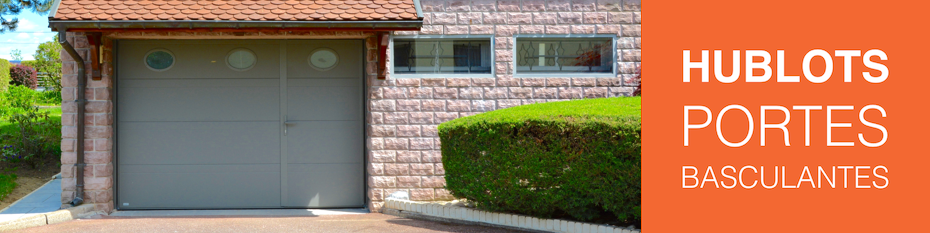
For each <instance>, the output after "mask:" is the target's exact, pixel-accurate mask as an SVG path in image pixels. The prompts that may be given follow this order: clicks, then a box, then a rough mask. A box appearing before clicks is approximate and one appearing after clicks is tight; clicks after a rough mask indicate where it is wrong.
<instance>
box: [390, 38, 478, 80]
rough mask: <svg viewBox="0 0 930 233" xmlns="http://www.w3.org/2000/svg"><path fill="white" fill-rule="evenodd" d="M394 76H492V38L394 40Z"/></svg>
mask: <svg viewBox="0 0 930 233" xmlns="http://www.w3.org/2000/svg"><path fill="white" fill-rule="evenodd" d="M393 50H394V56H393V63H394V66H393V67H394V69H393V72H394V73H395V74H491V69H492V68H491V67H492V64H494V61H493V60H492V59H491V58H492V52H491V39H490V38H478V39H473V38H454V39H446V38H411V39H407V38H395V39H394V47H393Z"/></svg>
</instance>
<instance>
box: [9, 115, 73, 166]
mask: <svg viewBox="0 0 930 233" xmlns="http://www.w3.org/2000/svg"><path fill="white" fill-rule="evenodd" d="M9 121H10V122H12V123H13V124H14V125H15V126H16V129H15V130H13V132H12V133H8V134H4V135H0V138H2V139H3V141H7V142H9V143H11V144H13V146H12V147H11V148H4V151H3V158H2V159H3V160H4V161H6V162H13V163H18V162H26V163H27V164H28V165H30V166H32V167H33V168H36V167H39V165H41V164H43V163H45V162H47V161H49V160H53V159H54V160H57V159H59V158H60V155H61V120H60V119H52V117H50V116H49V114H48V112H46V111H39V109H38V108H37V107H30V108H28V109H27V110H26V112H25V113H21V114H13V115H12V116H10V117H9Z"/></svg>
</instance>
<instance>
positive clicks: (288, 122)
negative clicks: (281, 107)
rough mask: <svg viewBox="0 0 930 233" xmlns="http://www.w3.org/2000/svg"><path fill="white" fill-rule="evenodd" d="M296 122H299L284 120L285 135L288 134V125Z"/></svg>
mask: <svg viewBox="0 0 930 233" xmlns="http://www.w3.org/2000/svg"><path fill="white" fill-rule="evenodd" d="M296 124H297V122H293V121H285V122H284V136H287V127H288V126H293V125H296Z"/></svg>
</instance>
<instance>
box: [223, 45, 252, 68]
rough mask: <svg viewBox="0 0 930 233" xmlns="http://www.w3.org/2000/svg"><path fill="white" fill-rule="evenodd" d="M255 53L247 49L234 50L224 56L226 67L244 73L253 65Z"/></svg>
mask: <svg viewBox="0 0 930 233" xmlns="http://www.w3.org/2000/svg"><path fill="white" fill-rule="evenodd" d="M255 62H256V57H255V53H253V52H252V51H251V50H248V49H243V48H239V49H234V50H232V51H231V52H229V55H226V65H229V67H230V68H232V69H234V70H238V71H244V70H248V69H250V68H252V66H254V65H255Z"/></svg>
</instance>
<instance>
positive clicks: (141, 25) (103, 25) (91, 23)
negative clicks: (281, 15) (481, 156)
mask: <svg viewBox="0 0 930 233" xmlns="http://www.w3.org/2000/svg"><path fill="white" fill-rule="evenodd" d="M48 24H49V27H50V28H52V30H58V29H59V28H66V29H67V30H69V31H110V30H140V29H141V30H153V29H182V30H183V29H188V30H195V29H211V30H212V29H238V30H248V29H285V30H380V31H385V30H391V31H409V30H420V27H422V26H423V20H422V18H421V19H420V20H403V21H401V20H391V21H235V20H232V21H224V20H99V21H95V20H49V22H48Z"/></svg>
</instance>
